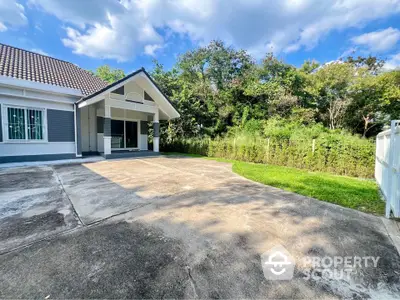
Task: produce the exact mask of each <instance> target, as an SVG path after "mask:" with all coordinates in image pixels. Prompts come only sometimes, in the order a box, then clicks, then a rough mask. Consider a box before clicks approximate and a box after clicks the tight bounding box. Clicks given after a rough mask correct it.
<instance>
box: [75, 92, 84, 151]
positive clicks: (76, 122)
mask: <svg viewBox="0 0 400 300" xmlns="http://www.w3.org/2000/svg"><path fill="white" fill-rule="evenodd" d="M82 99H83V97H82V98H81V99H79V100H78V101H76V102H75V103H74V119H75V155H76V157H82V149H80V151H78V144H79V146H81V143H80V142H79V141H78V139H79V138H80V137H79V136H78V130H79V131H80V127H81V126H78V119H79V122H81V118H80V113H79V114H78V109H79V107H78V103H79V102H80V101H81V100H82ZM78 115H79V118H78ZM79 134H81V133H79Z"/></svg>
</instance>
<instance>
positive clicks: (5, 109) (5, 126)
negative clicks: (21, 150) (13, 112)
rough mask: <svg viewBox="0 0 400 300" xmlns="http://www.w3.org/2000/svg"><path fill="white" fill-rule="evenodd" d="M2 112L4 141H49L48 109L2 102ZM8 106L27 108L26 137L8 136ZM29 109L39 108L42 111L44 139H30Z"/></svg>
mask: <svg viewBox="0 0 400 300" xmlns="http://www.w3.org/2000/svg"><path fill="white" fill-rule="evenodd" d="M1 108H2V109H1V113H2V118H1V119H2V123H3V124H2V125H3V142H6V143H16V144H21V143H28V144H32V143H34V144H35V143H48V136H47V109H46V108H41V107H34V106H21V105H14V104H4V103H3V104H2V106H1ZM8 108H17V109H24V110H25V139H10V137H9V136H8ZM28 110H38V111H41V112H42V114H43V119H42V120H43V124H42V129H43V139H41V140H35V139H28V120H27V118H28Z"/></svg>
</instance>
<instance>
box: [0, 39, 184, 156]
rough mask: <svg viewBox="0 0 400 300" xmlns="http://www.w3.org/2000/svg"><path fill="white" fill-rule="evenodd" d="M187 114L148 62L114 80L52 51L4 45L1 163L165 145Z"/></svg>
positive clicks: (0, 100) (0, 93)
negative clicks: (163, 129) (171, 128)
mask: <svg viewBox="0 0 400 300" xmlns="http://www.w3.org/2000/svg"><path fill="white" fill-rule="evenodd" d="M178 117H179V113H178V112H177V111H176V109H175V108H174V107H173V105H172V104H171V102H170V101H169V100H168V98H167V97H166V96H165V95H164V94H163V92H162V91H161V90H160V89H159V87H158V86H157V84H156V83H155V82H154V80H153V79H152V78H151V77H150V75H149V74H148V73H147V72H146V70H145V69H143V68H142V69H140V70H137V71H136V72H133V73H132V74H129V75H128V76H126V77H125V78H122V79H121V80H119V81H117V82H114V83H112V84H108V83H106V82H104V81H102V80H101V79H100V78H98V77H96V76H94V75H93V74H92V73H90V72H89V71H86V70H84V69H81V68H79V67H78V66H76V65H74V64H72V63H70V62H66V61H62V60H59V59H56V58H52V57H49V56H45V55H41V54H38V53H34V52H30V51H27V50H23V49H19V48H15V47H12V46H9V45H4V44H0V126H1V130H0V163H4V162H17V161H35V160H54V159H69V158H77V157H82V155H86V154H88V155H89V154H99V155H103V156H104V157H106V158H107V157H110V156H112V154H113V153H114V152H118V151H120V152H121V151H124V152H125V151H148V124H149V122H152V124H153V151H154V152H158V151H159V121H160V120H170V119H174V118H178Z"/></svg>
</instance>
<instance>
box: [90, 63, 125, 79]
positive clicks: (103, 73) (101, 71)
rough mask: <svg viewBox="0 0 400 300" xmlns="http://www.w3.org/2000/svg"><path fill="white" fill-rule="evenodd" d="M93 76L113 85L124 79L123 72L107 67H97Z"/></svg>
mask: <svg viewBox="0 0 400 300" xmlns="http://www.w3.org/2000/svg"><path fill="white" fill-rule="evenodd" d="M94 74H95V75H96V76H97V77H99V78H101V79H102V80H104V81H106V82H108V83H113V82H115V81H118V80H120V79H122V78H124V77H125V73H124V71H123V70H121V69H113V68H111V67H110V66H108V65H103V66H100V67H98V68H97V69H96V72H94Z"/></svg>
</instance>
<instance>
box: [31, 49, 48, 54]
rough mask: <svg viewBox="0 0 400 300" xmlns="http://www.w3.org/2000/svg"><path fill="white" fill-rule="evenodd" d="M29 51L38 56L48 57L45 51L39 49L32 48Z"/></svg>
mask: <svg viewBox="0 0 400 300" xmlns="http://www.w3.org/2000/svg"><path fill="white" fill-rule="evenodd" d="M30 51H32V52H35V53H38V54H42V55H46V56H49V54H48V53H47V52H45V51H43V50H42V49H39V48H32V49H31V50H30Z"/></svg>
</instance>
